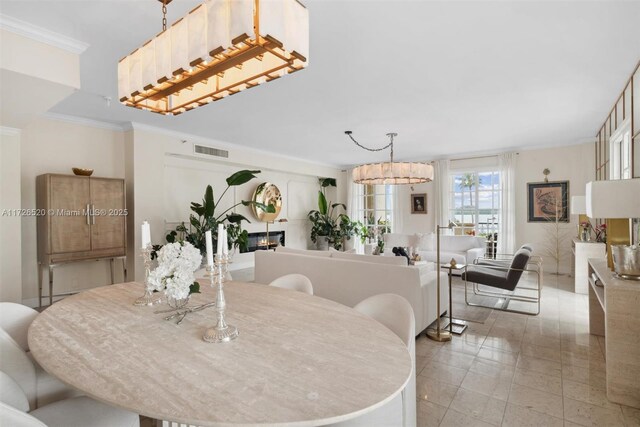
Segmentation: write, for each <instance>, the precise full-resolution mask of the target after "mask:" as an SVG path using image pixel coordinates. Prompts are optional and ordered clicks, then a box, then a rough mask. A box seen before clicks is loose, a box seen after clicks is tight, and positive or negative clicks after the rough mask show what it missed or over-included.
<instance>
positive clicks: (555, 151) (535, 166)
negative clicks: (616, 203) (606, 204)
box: [516, 143, 595, 273]
mask: <svg viewBox="0 0 640 427" xmlns="http://www.w3.org/2000/svg"><path fill="white" fill-rule="evenodd" d="M544 168H548V169H549V170H550V171H551V174H550V175H549V181H565V180H568V181H569V198H571V196H572V195H574V196H584V194H585V187H586V184H587V182H589V181H593V180H594V179H595V175H594V170H595V158H594V153H593V144H590V143H588V144H580V145H571V146H566V147H556V148H546V149H540V150H530V151H520V155H519V156H518V160H517V170H516V246H519V245H522V244H523V243H532V244H533V246H534V250H535V251H536V252H538V253H542V255H543V256H544V255H545V253H544V252H545V246H546V245H547V244H548V243H549V241H550V238H551V236H550V233H551V230H552V228H553V227H552V226H551V225H549V224H543V223H529V222H527V183H528V182H541V181H543V180H544V175H543V174H542V170H543V169H544ZM570 220H571V222H570V223H566V224H562V225H561V233H562V235H563V236H564V240H563V242H562V245H561V248H562V249H561V251H562V256H561V262H560V264H561V265H560V272H561V273H568V272H570V271H571V239H572V238H573V237H574V236H575V235H576V234H577V230H576V226H577V223H576V221H577V217H575V216H570ZM544 258H545V271H548V272H554V271H555V263H554V262H553V261H552V260H551V259H550V258H549V257H548V256H545V257H544Z"/></svg>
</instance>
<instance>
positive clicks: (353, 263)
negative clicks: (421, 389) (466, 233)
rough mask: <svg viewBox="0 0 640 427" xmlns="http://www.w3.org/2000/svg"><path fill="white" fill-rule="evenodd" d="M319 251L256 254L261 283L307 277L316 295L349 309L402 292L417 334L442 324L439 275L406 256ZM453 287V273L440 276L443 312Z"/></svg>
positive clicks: (257, 280)
mask: <svg viewBox="0 0 640 427" xmlns="http://www.w3.org/2000/svg"><path fill="white" fill-rule="evenodd" d="M316 252H317V251H302V250H295V249H286V248H278V249H277V250H276V251H256V252H255V281H256V282H257V283H264V284H267V283H270V282H271V281H273V280H274V279H276V278H278V277H281V276H284V275H285V274H290V273H298V274H303V275H305V276H307V277H308V278H309V279H310V280H311V283H312V284H313V293H314V295H316V296H319V297H322V298H327V299H330V300H333V301H336V302H339V303H341V304H344V305H347V306H349V307H353V306H355V305H356V304H358V303H359V302H360V301H362V300H364V299H365V298H368V297H370V296H373V295H377V294H383V293H393V294H397V295H400V296H402V297H404V298H406V299H407V301H409V303H410V304H411V306H412V308H413V312H414V315H415V317H416V334H419V333H420V332H422V331H423V330H424V329H425V328H426V327H427V326H429V324H431V323H432V322H433V321H434V320H436V317H437V316H436V312H437V308H436V279H437V278H436V272H435V271H428V270H429V269H428V268H426V269H425V268H419V267H413V266H407V265H406V258H404V257H380V256H375V255H356V254H344V253H340V252H328V251H322V254H318V253H316ZM327 254H329V255H328V256H327ZM347 257H348V258H347ZM403 263H404V265H403ZM448 283H449V282H448V279H447V273H446V272H444V271H442V272H440V309H441V314H442V313H444V312H445V311H446V310H447V307H448V306H449V288H448Z"/></svg>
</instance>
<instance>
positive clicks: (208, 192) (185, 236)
mask: <svg viewBox="0 0 640 427" xmlns="http://www.w3.org/2000/svg"><path fill="white" fill-rule="evenodd" d="M258 173H260V171H258V170H241V171H238V172H236V173H234V174H233V175H231V176H229V177H228V178H227V179H226V182H227V188H225V189H224V191H223V192H222V193H221V194H220V197H218V200H215V198H214V193H213V188H212V187H211V186H210V185H208V186H207V188H206V189H205V192H204V197H203V199H202V202H200V203H197V202H191V211H192V212H193V213H192V214H191V216H190V217H189V227H187V226H186V225H185V224H184V223H182V224H180V225H178V226H177V227H176V229H175V230H172V231H171V232H169V234H167V236H166V240H167V242H168V243H174V242H181V241H187V242H189V243H191V244H192V245H193V246H195V247H196V248H198V249H199V250H200V252H201V253H202V254H203V255H204V254H205V253H206V242H205V233H206V232H207V231H209V230H211V235H212V240H213V244H214V246H215V245H216V242H217V240H218V224H219V223H224V224H226V227H227V234H228V240H229V249H232V248H233V247H239V248H240V250H246V248H247V245H248V243H249V234H248V233H247V231H246V230H243V229H242V223H243V222H245V221H246V222H251V221H249V220H248V219H247V218H246V217H245V216H244V215H241V214H238V213H235V212H233V210H234V209H235V208H236V207H238V206H240V205H243V206H252V205H255V206H256V207H258V208H260V209H262V210H264V211H265V212H269V213H273V212H275V206H273V205H268V206H267V205H265V204H263V203H258V202H254V201H251V200H242V201H241V202H239V203H236V204H235V205H233V206H231V207H230V208H228V209H226V210H225V211H223V212H219V211H218V212H217V211H216V208H217V207H218V206H219V205H220V201H221V200H222V198H223V197H224V195H225V194H226V193H227V191H228V190H229V188H231V187H235V186H239V185H243V184H246V183H247V182H249V181H251V180H252V179H254V178H256V174H258ZM160 247H161V246H158V250H159V249H160ZM155 250H156V247H155V246H154V251H155ZM152 257H154V254H152Z"/></svg>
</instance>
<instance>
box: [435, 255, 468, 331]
mask: <svg viewBox="0 0 640 427" xmlns="http://www.w3.org/2000/svg"><path fill="white" fill-rule="evenodd" d="M466 266H467V265H466V264H453V265H452V264H451V263H447V264H440V268H446V269H447V270H449V313H448V314H449V325H448V326H449V332H451V333H452V334H456V335H462V333H463V332H464V331H465V330H466V329H467V326H468V325H467V322H465V321H464V320H461V319H456V318H454V317H453V296H452V294H451V276H452V273H453V270H464V268H465V267H466ZM445 329H446V326H445Z"/></svg>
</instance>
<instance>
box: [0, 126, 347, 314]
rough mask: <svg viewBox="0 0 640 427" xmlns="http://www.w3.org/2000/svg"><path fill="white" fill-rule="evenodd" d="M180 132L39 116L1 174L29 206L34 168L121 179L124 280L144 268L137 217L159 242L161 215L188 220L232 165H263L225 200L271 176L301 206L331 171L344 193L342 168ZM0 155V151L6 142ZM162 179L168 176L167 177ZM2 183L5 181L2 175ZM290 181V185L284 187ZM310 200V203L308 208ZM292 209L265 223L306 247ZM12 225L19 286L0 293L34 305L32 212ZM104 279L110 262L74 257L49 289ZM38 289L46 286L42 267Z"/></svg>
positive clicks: (301, 222) (245, 261)
mask: <svg viewBox="0 0 640 427" xmlns="http://www.w3.org/2000/svg"><path fill="white" fill-rule="evenodd" d="M184 138H185V136H183V135H178V134H173V133H166V132H161V131H158V130H156V129H150V128H146V127H145V128H143V129H138V128H137V129H136V130H129V131H126V132H123V131H120V130H113V129H104V128H100V127H96V126H94V125H84V124H78V123H69V122H66V121H61V120H54V119H50V118H41V119H38V120H36V121H34V122H32V123H31V124H30V125H29V126H27V127H25V128H24V129H23V130H22V137H21V139H20V141H21V145H20V146H19V147H18V151H15V152H13V153H12V156H13V158H14V161H13V162H12V166H13V168H14V169H6V168H3V169H2V174H3V177H4V174H5V173H6V174H8V175H12V176H20V180H19V181H18V180H16V181H14V182H15V186H16V189H18V191H19V193H18V196H17V199H16V200H17V203H18V204H21V205H22V208H27V209H28V208H35V177H36V176H37V175H40V174H44V173H69V174H70V173H71V168H72V167H74V166H78V167H88V168H93V169H94V170H95V172H94V176H104V177H115V178H125V179H126V188H127V207H128V208H129V217H128V219H127V227H128V230H129V235H128V237H127V244H128V247H129V257H128V268H129V271H128V273H130V274H129V276H128V279H130V280H133V279H134V278H138V279H139V278H141V277H142V274H143V273H142V264H141V259H140V257H139V253H138V247H139V246H140V233H139V226H140V224H141V223H142V221H143V220H147V221H149V222H150V223H151V224H152V234H153V241H154V243H164V235H165V229H166V227H167V225H166V222H167V221H169V222H171V221H179V220H187V219H188V215H189V210H188V206H189V202H191V201H196V200H200V199H201V197H202V194H203V193H204V189H205V187H206V185H207V184H208V183H212V184H214V190H215V191H222V188H224V186H225V185H224V178H226V177H227V176H229V175H230V174H231V173H233V172H235V171H237V170H240V169H261V170H263V173H262V174H261V176H260V177H259V179H258V180H255V181H253V182H252V183H250V184H247V185H245V186H243V187H241V188H239V189H237V190H236V191H233V192H231V193H230V196H231V197H230V199H229V201H228V202H229V203H231V202H232V201H234V200H235V201H240V200H246V199H250V198H251V195H252V192H253V189H254V188H255V185H257V183H258V182H262V181H273V182H275V183H276V185H278V186H279V187H280V188H281V189H282V190H283V193H285V194H290V195H291V196H290V197H289V199H290V200H292V203H293V202H296V203H298V205H300V204H304V201H305V200H312V201H314V202H315V200H316V198H315V191H317V184H316V182H317V177H318V176H327V177H335V178H337V180H338V185H339V191H338V192H337V194H335V195H334V200H336V201H344V200H345V199H346V186H345V185H344V183H345V174H344V173H343V172H341V171H340V170H338V169H335V168H331V167H325V166H321V165H317V164H313V163H307V162H302V161H299V160H294V159H289V158H286V157H283V156H279V155H277V154H268V153H265V152H262V151H258V150H250V149H245V148H242V147H239V146H231V145H228V144H225V143H222V142H218V141H211V140H198V139H190V140H188V141H187V142H183V140H184ZM194 142H198V143H200V144H205V145H212V146H215V147H217V148H224V149H228V150H229V152H230V156H229V158H228V159H220V160H215V161H211V160H209V159H202V158H198V157H196V155H194V154H193V143H194ZM3 147H4V139H3ZM7 147H9V146H8V145H7ZM1 158H2V159H4V158H5V150H4V149H3V151H2V157H1ZM5 163H6V162H5ZM212 177H213V179H212ZM167 180H170V181H169V182H167ZM212 180H213V182H211V181H212ZM4 182H8V181H5V180H4V179H3V183H4ZM18 186H19V187H18ZM290 188H292V190H289V189H290ZM301 192H303V193H305V192H308V193H309V194H311V197H308V194H302V195H301V194H300V193H301ZM294 196H295V197H294ZM225 200H226V197H225ZM176 206H178V208H176ZM313 207H314V206H309V207H308V209H312V208H313ZM176 209H178V210H176ZM287 209H288V206H286V205H285V211H283V214H282V215H281V217H283V218H286V217H288V216H289V211H288V210H287ZM308 209H307V207H306V206H305V207H304V209H303V210H305V212H306V210H308ZM239 211H240V212H241V213H243V214H244V215H245V216H247V217H248V218H250V219H251V220H252V224H249V225H248V226H247V229H248V230H249V231H262V230H263V229H264V228H265V226H264V224H261V223H257V222H256V221H255V220H253V218H252V215H251V213H250V212H249V211H248V209H247V208H240V209H239ZM176 212H177V213H176ZM291 215H292V217H291V219H290V222H289V223H286V224H283V225H280V224H277V225H274V226H273V227H272V228H271V229H273V230H276V229H278V228H284V229H286V230H287V233H288V236H287V240H288V242H291V243H292V244H293V245H294V246H298V247H301V246H304V245H305V244H306V242H307V238H308V222H307V221H306V219H302V217H303V214H302V213H301V211H300V209H298V211H297V212H295V213H292V214H291ZM293 217H295V218H293ZM288 219H289V218H288ZM3 224H4V222H3ZM11 228H12V229H13V230H21V232H20V233H19V234H16V237H15V240H18V241H20V242H21V243H22V248H21V249H20V247H19V246H18V250H17V251H16V246H15V245H14V246H7V245H3V250H7V251H8V250H9V249H10V250H11V251H13V252H12V253H13V254H14V255H15V254H20V255H21V256H16V257H15V258H17V261H16V262H15V263H12V265H13V266H15V265H19V261H21V263H22V268H21V269H18V271H17V272H16V274H17V276H16V277H17V278H15V277H14V278H13V279H12V280H9V281H10V282H11V283H14V282H15V283H22V286H21V287H20V286H15V289H12V290H11V292H12V294H11V295H13V296H6V297H5V294H4V293H1V294H0V295H1V299H2V300H8V299H9V298H13V299H15V300H18V301H19V300H20V298H22V300H23V302H24V303H26V304H27V305H36V304H37V299H36V298H37V294H38V276H37V274H38V267H37V256H36V254H37V245H36V221H35V218H33V217H25V218H22V224H21V225H18V226H15V225H13V226H12V227H11ZM7 259H10V258H7ZM235 261H236V262H237V264H238V266H249V265H252V263H253V256H252V255H250V254H243V255H238V256H237V259H235ZM117 267H118V266H117ZM13 270H14V271H15V270H16V269H15V268H14V269H13ZM2 271H4V269H2V268H0V274H2V273H1V272H2ZM45 273H46V272H45ZM20 275H21V276H22V280H20ZM122 279H123V278H122V273H121V270H120V269H119V268H116V280H117V281H121V280H122ZM109 282H110V271H109V263H108V262H106V261H93V262H84V263H72V264H68V265H64V266H61V267H58V268H56V269H55V274H54V293H64V292H68V291H78V290H81V289H88V288H92V287H96V286H102V285H105V284H108V283H109ZM44 288H45V293H46V290H47V282H46V274H45V283H44ZM0 292H3V291H0ZM14 294H15V295H14ZM20 294H21V295H20ZM7 295H9V294H7Z"/></svg>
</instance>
